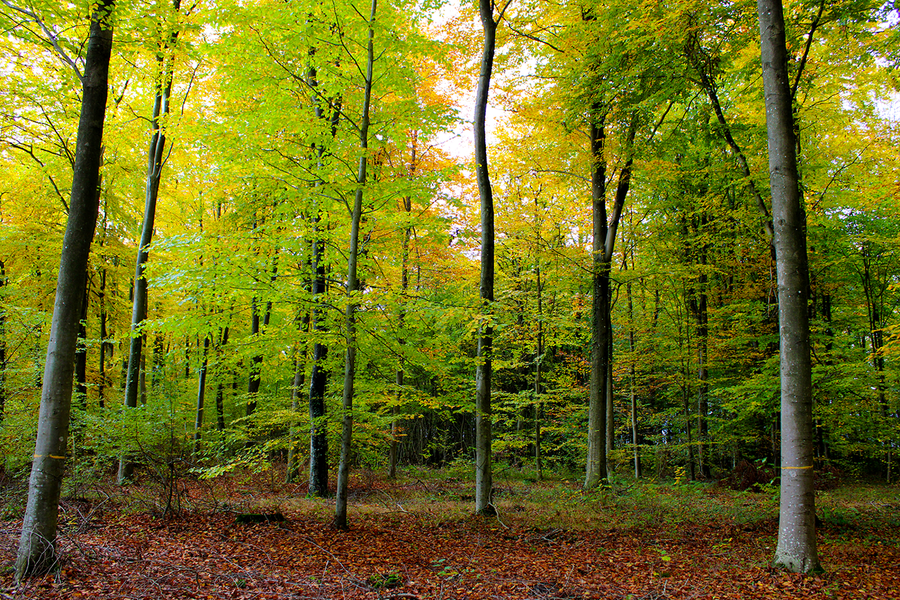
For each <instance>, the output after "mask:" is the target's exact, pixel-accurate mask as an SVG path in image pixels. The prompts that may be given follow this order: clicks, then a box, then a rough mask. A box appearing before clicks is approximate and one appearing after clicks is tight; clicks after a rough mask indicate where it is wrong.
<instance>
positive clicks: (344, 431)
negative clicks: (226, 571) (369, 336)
mask: <svg viewBox="0 0 900 600" xmlns="http://www.w3.org/2000/svg"><path fill="white" fill-rule="evenodd" d="M377 10H378V0H372V8H371V12H370V13H369V35H368V37H369V41H368V44H367V47H366V50H367V58H366V82H365V97H364V99H363V110H362V119H361V120H360V126H359V151H360V156H359V167H358V170H357V174H356V194H355V195H354V198H353V214H352V217H351V221H350V254H349V257H348V260H347V295H348V296H349V298H350V301H349V302H348V303H347V313H346V319H345V329H346V335H347V354H346V355H345V357H344V391H343V397H342V408H343V413H344V414H343V419H342V421H343V422H342V427H341V461H340V464H339V465H338V476H337V494H336V498H335V508H334V526H335V527H336V528H338V529H347V527H348V523H347V487H348V484H349V480H350V452H351V450H352V443H353V393H354V390H353V385H354V382H355V377H356V310H357V305H358V302H359V300H358V299H357V297H356V293H357V291H358V289H359V278H358V272H357V271H358V265H359V224H360V221H361V220H362V205H363V194H364V191H365V189H364V188H365V185H366V174H367V167H368V163H369V157H368V148H369V112H370V107H371V105H372V74H373V71H374V69H375V14H376V12H377Z"/></svg>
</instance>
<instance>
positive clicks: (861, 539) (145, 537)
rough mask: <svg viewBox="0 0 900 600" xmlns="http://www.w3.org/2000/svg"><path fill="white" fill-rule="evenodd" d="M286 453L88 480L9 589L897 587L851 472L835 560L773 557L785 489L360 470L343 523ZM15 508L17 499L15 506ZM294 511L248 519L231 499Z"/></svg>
mask: <svg viewBox="0 0 900 600" xmlns="http://www.w3.org/2000/svg"><path fill="white" fill-rule="evenodd" d="M281 475H282V473H279V472H278V470H277V469H273V470H271V471H269V472H266V473H261V474H256V475H235V474H231V475H228V476H224V477H219V478H217V479H216V480H214V481H205V482H204V481H200V482H198V481H193V480H183V481H180V482H179V487H178V491H177V493H176V494H175V495H174V496H173V498H174V503H173V505H172V507H173V508H175V509H176V510H175V511H174V513H170V514H169V515H167V516H165V517H162V516H161V509H162V506H161V504H160V503H159V500H160V498H161V497H164V495H161V494H160V488H158V487H156V486H154V485H153V484H152V483H147V484H138V485H134V486H130V487H128V488H124V489H120V488H117V487H116V486H115V485H114V484H113V483H112V482H109V483H108V485H106V486H104V484H100V483H96V482H95V483H92V484H91V485H89V486H85V487H84V488H83V489H81V490H80V493H79V494H78V495H70V498H69V499H67V500H65V501H64V502H63V503H62V504H61V535H60V548H61V550H62V552H61V554H62V556H63V558H62V561H61V563H60V565H59V566H58V569H57V570H56V572H55V573H53V574H50V575H47V576H44V577H41V578H33V579H31V580H29V581H28V582H27V584H25V585H24V586H23V587H20V588H16V587H15V586H14V584H13V573H12V570H11V568H8V567H7V568H5V569H4V570H3V572H2V576H0V597H2V598H4V599H12V598H15V599H26V598H28V599H35V600H37V599H78V598H91V599H92V600H106V599H110V600H111V599H117V600H124V599H129V600H144V599H146V600H150V599H170V598H171V599H176V598H178V599H180V598H198V599H199V598H204V599H206V598H209V599H212V598H216V599H218V598H223V599H224V598H228V599H273V600H274V599H305V598H367V599H389V598H393V599H396V600H401V599H406V600H413V599H417V598H421V599H447V600H450V599H458V598H473V599H475V598H479V599H480V598H485V599H487V598H498V599H499V598H510V599H545V600H550V599H562V598H567V599H568V598H571V599H576V598H579V599H580V598H604V599H616V600H676V599H678V600H681V599H721V600H725V599H732V598H734V599H737V598H823V599H824V598H844V599H848V600H849V599H885V600H888V599H896V598H900V570H898V569H897V564H898V561H900V494H898V488H897V487H896V486H871V485H864V484H847V485H843V486H840V487H837V488H835V489H832V490H828V491H819V492H818V493H817V510H818V513H819V517H820V520H821V527H820V528H819V553H820V556H821V558H822V562H823V565H824V566H825V568H826V570H827V572H826V573H825V574H824V575H816V576H804V575H798V574H790V573H786V572H784V571H780V570H775V569H772V568H770V567H769V566H768V563H769V561H771V559H772V555H773V551H774V547H775V543H776V537H777V493H776V490H775V489H774V488H771V487H768V488H767V487H764V488H763V489H762V490H761V491H759V492H735V491H732V490H729V489H727V488H725V487H724V486H722V485H720V484H714V483H709V484H707V483H702V484H682V485H672V484H662V483H652V482H646V481H642V482H634V481H620V482H617V483H614V485H612V486H611V487H608V488H605V489H601V490H597V491H592V492H589V493H586V492H583V491H582V490H581V489H580V484H579V482H577V481H574V480H572V481H567V480H561V479H560V480H552V481H535V480H533V479H528V478H524V477H523V475H522V474H521V473H518V472H515V473H513V470H512V469H509V470H507V471H505V472H504V475H505V476H501V477H498V480H497V481H496V491H495V497H494V504H495V506H496V507H497V509H498V516H497V517H478V516H473V514H472V513H473V508H472V507H473V504H472V484H471V481H469V480H468V476H467V475H466V474H465V472H463V471H454V470H452V469H450V470H443V471H434V470H428V469H424V468H417V469H413V468H410V469H408V470H404V471H403V472H402V473H401V474H400V477H398V479H396V480H388V479H386V478H384V477H383V476H382V474H380V473H379V474H376V473H373V472H366V471H360V472H358V473H357V474H356V475H355V477H354V478H353V480H352V482H351V497H350V501H351V504H350V507H351V508H350V514H351V517H350V530H349V531H345V532H344V531H338V530H336V529H334V528H333V527H332V526H331V525H330V520H331V518H332V515H333V511H334V506H333V499H319V498H308V497H307V496H306V491H305V484H300V485H297V484H292V485H285V484H283V483H281ZM3 494H4V504H5V506H4V508H3V516H4V517H5V520H3V521H0V540H2V543H0V561H2V563H3V564H4V565H10V564H11V563H12V562H13V560H14V556H15V548H16V544H17V541H18V535H19V532H20V530H21V510H20V509H21V508H22V506H21V502H22V499H23V497H24V496H23V490H21V489H16V488H15V486H13V485H8V486H7V487H6V488H5V489H4V492H3ZM16 513H18V514H16ZM248 513H252V514H264V515H265V514H268V515H283V516H284V520H283V521H281V520H275V519H272V520H269V521H263V522H259V523H247V524H243V523H239V522H237V520H236V516H237V515H238V514H248Z"/></svg>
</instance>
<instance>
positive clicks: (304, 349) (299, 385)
mask: <svg viewBox="0 0 900 600" xmlns="http://www.w3.org/2000/svg"><path fill="white" fill-rule="evenodd" d="M309 321H310V315H309V313H308V312H307V313H306V314H304V315H303V318H301V319H300V327H299V333H300V335H301V336H302V337H303V338H306V336H308V335H309ZM299 346H300V348H299V350H297V358H296V361H295V362H294V378H293V381H291V413H293V414H294V415H296V414H297V413H298V411H299V409H300V395H301V393H300V390H301V389H303V385H304V379H305V377H306V361H307V359H308V358H309V346H308V345H307V343H306V341H303V342H302V343H301V344H299ZM294 418H296V417H292V419H291V427H290V430H289V431H288V455H287V468H286V469H285V481H286V482H287V483H293V482H294V481H296V479H297V475H298V474H299V472H298V469H297V467H298V465H299V463H298V461H297V451H296V441H295V438H296V437H297V426H296V424H295V422H294Z"/></svg>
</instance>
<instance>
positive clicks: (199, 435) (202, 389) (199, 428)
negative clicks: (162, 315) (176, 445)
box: [194, 335, 209, 459]
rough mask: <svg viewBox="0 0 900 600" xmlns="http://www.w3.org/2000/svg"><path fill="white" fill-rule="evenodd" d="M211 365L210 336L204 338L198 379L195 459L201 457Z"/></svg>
mask: <svg viewBox="0 0 900 600" xmlns="http://www.w3.org/2000/svg"><path fill="white" fill-rule="evenodd" d="M208 364H209V335H207V336H206V337H204V338H203V354H202V357H201V359H200V374H199V377H198V378H197V411H196V419H195V420H194V458H195V459H196V458H197V457H199V456H200V441H201V440H202V439H203V405H204V401H205V399H206V368H207V366H208Z"/></svg>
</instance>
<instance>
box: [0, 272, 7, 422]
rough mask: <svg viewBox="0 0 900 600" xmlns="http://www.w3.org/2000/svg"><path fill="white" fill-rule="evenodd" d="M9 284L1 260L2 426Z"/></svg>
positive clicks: (0, 415)
mask: <svg viewBox="0 0 900 600" xmlns="http://www.w3.org/2000/svg"><path fill="white" fill-rule="evenodd" d="M8 283H9V280H8V279H7V277H6V263H4V262H3V261H2V260H0V424H2V423H3V415H4V413H5V411H6V303H5V297H6V294H5V293H4V289H3V288H5V287H6V286H7V284H8Z"/></svg>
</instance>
